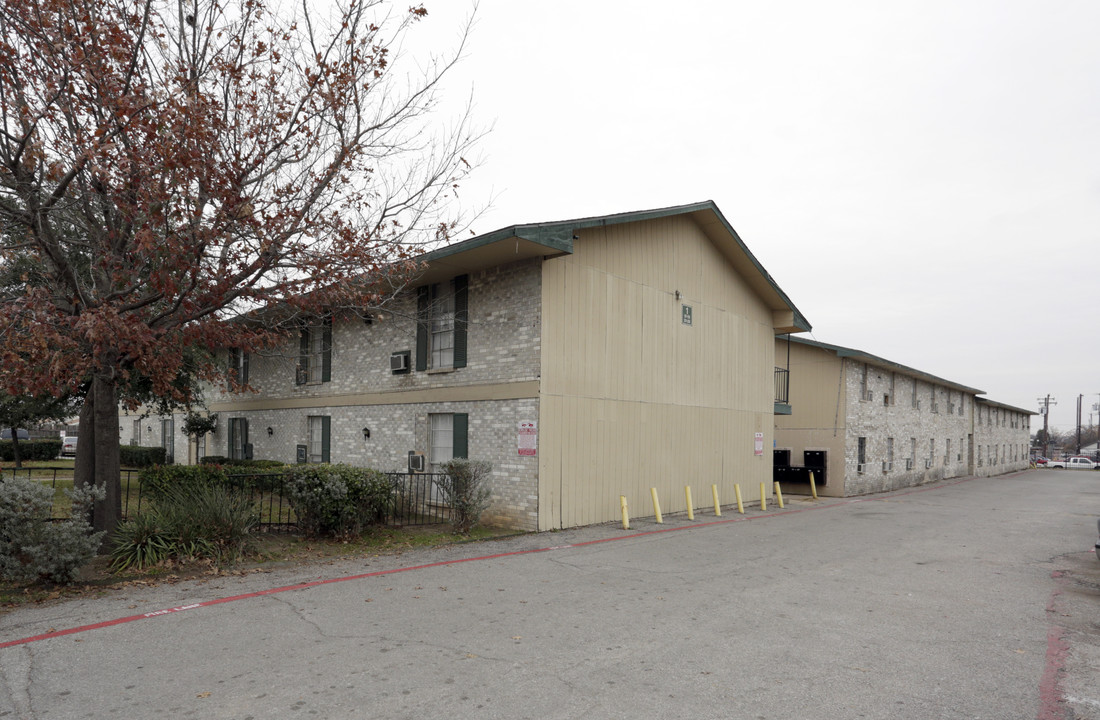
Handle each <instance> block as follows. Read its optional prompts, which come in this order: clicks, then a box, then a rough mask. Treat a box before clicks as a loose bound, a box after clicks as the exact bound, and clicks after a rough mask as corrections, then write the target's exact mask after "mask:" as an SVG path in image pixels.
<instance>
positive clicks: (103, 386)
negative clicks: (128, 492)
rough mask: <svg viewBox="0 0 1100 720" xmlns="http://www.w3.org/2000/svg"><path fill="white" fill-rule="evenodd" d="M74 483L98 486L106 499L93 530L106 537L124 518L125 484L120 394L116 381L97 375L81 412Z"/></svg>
mask: <svg viewBox="0 0 1100 720" xmlns="http://www.w3.org/2000/svg"><path fill="white" fill-rule="evenodd" d="M73 484H75V485H76V486H77V487H80V486H83V485H88V484H95V485H99V486H100V487H102V488H104V489H105V490H106V491H107V497H106V498H105V499H103V500H100V501H97V502H96V503H95V505H94V507H93V508H92V527H93V528H95V529H96V530H106V531H107V537H108V538H109V537H110V534H111V533H112V532H113V531H114V529H115V526H116V525H118V522H119V520H120V519H121V518H122V483H121V482H120V471H119V452H118V395H117V385H116V382H115V380H114V378H106V377H100V376H96V377H95V378H94V379H93V380H92V386H91V388H90V389H89V390H88V395H87V397H86V398H85V400H84V406H83V407H82V408H81V409H80V442H79V443H77V446H76V463H75V466H74V470H73Z"/></svg>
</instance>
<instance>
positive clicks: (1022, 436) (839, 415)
mask: <svg viewBox="0 0 1100 720" xmlns="http://www.w3.org/2000/svg"><path fill="white" fill-rule="evenodd" d="M785 343H786V341H780V345H782V346H783V347H782V348H780V349H777V352H776V356H777V357H783V356H785V354H786V352H787V348H786V346H785ZM790 349H791V369H790V370H791V388H792V389H791V398H790V400H791V403H790V404H791V407H792V414H791V416H790V417H779V416H777V418H776V448H777V449H781V450H790V453H791V464H792V465H799V464H801V462H800V460H799V458H800V457H801V453H802V452H803V451H804V450H815V451H825V452H826V453H828V457H827V463H828V465H827V478H828V483H827V487H826V488H825V489H824V490H825V493H826V494H829V495H835V496H852V495H864V494H867V493H875V492H883V491H888V490H896V489H898V488H904V487H912V486H916V485H922V484H925V483H929V482H935V481H939V480H944V479H950V478H956V477H965V476H970V475H980V476H988V475H999V474H1003V473H1007V472H1012V471H1015V470H1023V469H1026V468H1027V467H1028V452H1027V449H1028V440H1029V437H1030V413H1028V412H1027V411H1025V410H1021V409H1019V408H1013V407H1011V406H1008V405H1002V404H1000V403H995V402H992V401H989V400H986V399H985V398H981V397H978V394H979V393H980V392H981V391H979V390H976V389H973V388H968V387H966V386H963V385H959V384H957V383H953V382H950V381H948V380H943V379H940V378H936V377H934V376H931V375H928V374H927V373H922V372H920V371H917V370H914V369H911V368H906V367H905V366H902V365H899V364H897V363H893V362H890V361H887V360H883V359H882V358H877V357H875V356H872V355H869V354H867V353H863V352H860V351H856V350H851V349H848V348H840V347H837V346H830V345H826V344H824V343H817V342H813V341H807V340H801V339H795V340H792V342H791V345H790ZM838 383H839V387H838ZM837 453H840V454H842V456H843V457H839V458H838V457H836V456H835V455H836V454H837Z"/></svg>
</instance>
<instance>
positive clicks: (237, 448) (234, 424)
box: [229, 417, 252, 460]
mask: <svg viewBox="0 0 1100 720" xmlns="http://www.w3.org/2000/svg"><path fill="white" fill-rule="evenodd" d="M251 455H252V452H251V448H250V447H249V445H248V419H247V418H239V417H238V418H229V459H230V460H248V459H250V456H251Z"/></svg>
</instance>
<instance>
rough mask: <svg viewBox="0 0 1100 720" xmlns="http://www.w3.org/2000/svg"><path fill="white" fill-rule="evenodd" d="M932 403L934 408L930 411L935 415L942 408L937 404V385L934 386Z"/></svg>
mask: <svg viewBox="0 0 1100 720" xmlns="http://www.w3.org/2000/svg"><path fill="white" fill-rule="evenodd" d="M931 402H932V406H931V407H930V408H929V409H930V410H931V411H932V412H934V413H938V412H939V411H940V407H939V405H937V404H936V386H935V385H933V386H932V392H931Z"/></svg>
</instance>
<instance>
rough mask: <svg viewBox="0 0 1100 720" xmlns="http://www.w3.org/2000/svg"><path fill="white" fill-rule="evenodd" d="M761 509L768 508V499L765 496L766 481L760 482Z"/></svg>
mask: <svg viewBox="0 0 1100 720" xmlns="http://www.w3.org/2000/svg"><path fill="white" fill-rule="evenodd" d="M760 509H761V510H767V509H768V499H767V498H766V497H764V483H760Z"/></svg>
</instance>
